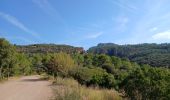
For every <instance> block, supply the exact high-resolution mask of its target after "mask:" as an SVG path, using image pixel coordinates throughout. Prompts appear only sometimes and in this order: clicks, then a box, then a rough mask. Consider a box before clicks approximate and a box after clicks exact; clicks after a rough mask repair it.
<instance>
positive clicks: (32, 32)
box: [0, 12, 39, 38]
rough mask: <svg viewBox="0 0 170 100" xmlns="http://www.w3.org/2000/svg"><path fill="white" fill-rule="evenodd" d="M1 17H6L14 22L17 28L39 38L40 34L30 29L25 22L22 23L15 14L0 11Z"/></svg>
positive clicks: (10, 21)
mask: <svg viewBox="0 0 170 100" xmlns="http://www.w3.org/2000/svg"><path fill="white" fill-rule="evenodd" d="M0 17H2V18H4V19H5V20H6V21H8V22H9V23H11V24H13V25H14V26H16V27H17V28H19V29H21V30H23V31H25V32H27V33H29V34H31V35H32V36H34V37H36V38H39V36H38V34H37V33H36V32H34V31H32V30H30V29H29V28H27V27H26V26H25V25H24V24H23V23H21V22H20V21H19V20H18V19H17V18H15V17H14V16H11V15H9V14H6V13H3V12H0Z"/></svg>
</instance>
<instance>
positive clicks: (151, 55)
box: [88, 43, 170, 67]
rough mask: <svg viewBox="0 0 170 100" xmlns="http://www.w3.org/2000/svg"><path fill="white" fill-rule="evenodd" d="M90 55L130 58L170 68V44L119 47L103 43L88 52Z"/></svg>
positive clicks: (140, 62) (141, 62)
mask: <svg viewBox="0 0 170 100" xmlns="http://www.w3.org/2000/svg"><path fill="white" fill-rule="evenodd" d="M88 53H93V54H107V55H110V56H118V57H121V58H124V57H125V58H129V59H130V60H131V61H134V62H137V63H139V64H149V65H151V66H156V67H170V63H169V62H170V44H169V43H164V44H146V43H145V44H137V45H117V44H113V43H101V44H98V45H97V46H95V47H92V48H90V49H89V50H88Z"/></svg>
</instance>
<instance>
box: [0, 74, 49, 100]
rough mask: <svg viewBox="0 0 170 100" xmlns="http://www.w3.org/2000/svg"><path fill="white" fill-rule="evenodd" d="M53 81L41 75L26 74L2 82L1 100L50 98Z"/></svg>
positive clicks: (47, 99) (42, 99)
mask: <svg viewBox="0 0 170 100" xmlns="http://www.w3.org/2000/svg"><path fill="white" fill-rule="evenodd" d="M50 97H52V89H51V83H50V82H49V81H47V80H42V79H40V76H39V75H33V76H24V77H21V78H19V79H12V80H9V81H7V82H5V83H1V84H0V100H49V99H50Z"/></svg>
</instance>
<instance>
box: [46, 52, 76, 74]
mask: <svg viewBox="0 0 170 100" xmlns="http://www.w3.org/2000/svg"><path fill="white" fill-rule="evenodd" d="M75 66H76V64H75V62H74V60H73V59H72V58H71V56H70V55H69V54H66V53H62V52H61V53H56V54H55V55H54V56H53V57H52V58H51V59H50V61H49V64H48V65H47V68H48V73H49V74H52V75H54V76H57V75H60V76H63V77H66V76H68V73H69V71H70V70H71V69H73V68H74V67H75Z"/></svg>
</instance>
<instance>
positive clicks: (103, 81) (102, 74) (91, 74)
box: [72, 67, 116, 88]
mask: <svg viewBox="0 0 170 100" xmlns="http://www.w3.org/2000/svg"><path fill="white" fill-rule="evenodd" d="M72 76H73V77H74V78H75V79H76V80H77V81H78V82H79V83H81V84H86V85H87V86H89V85H97V86H100V87H106V88H113V86H114V85H115V83H116V82H115V80H114V76H113V75H111V74H108V73H107V72H106V71H105V70H103V69H101V68H95V67H93V68H87V67H79V68H77V69H76V70H74V72H72Z"/></svg>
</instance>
